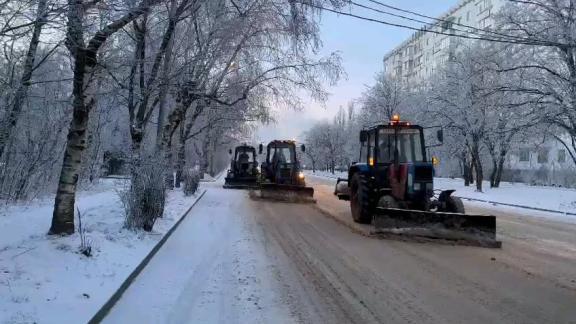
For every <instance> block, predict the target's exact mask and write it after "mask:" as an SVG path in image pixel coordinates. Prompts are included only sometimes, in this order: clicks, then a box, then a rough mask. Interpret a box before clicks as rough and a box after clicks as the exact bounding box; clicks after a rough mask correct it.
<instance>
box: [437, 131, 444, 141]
mask: <svg viewBox="0 0 576 324" xmlns="http://www.w3.org/2000/svg"><path fill="white" fill-rule="evenodd" d="M436 138H437V139H438V142H440V143H443V142H444V130H442V129H439V130H438V131H437V132H436Z"/></svg>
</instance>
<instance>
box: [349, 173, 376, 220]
mask: <svg viewBox="0 0 576 324" xmlns="http://www.w3.org/2000/svg"><path fill="white" fill-rule="evenodd" d="M371 191H372V190H371V187H370V183H369V182H368V179H366V177H365V176H363V175H361V174H358V173H356V174H354V176H352V180H351V182H350V209H351V210H352V218H354V221H355V222H357V223H362V224H370V222H371V221H372V213H373V211H374V201H375V199H374V198H373V197H372V192H371Z"/></svg>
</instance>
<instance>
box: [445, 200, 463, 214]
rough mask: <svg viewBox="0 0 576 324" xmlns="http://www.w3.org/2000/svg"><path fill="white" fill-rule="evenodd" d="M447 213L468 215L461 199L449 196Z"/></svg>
mask: <svg viewBox="0 0 576 324" xmlns="http://www.w3.org/2000/svg"><path fill="white" fill-rule="evenodd" d="M446 211H447V212H449V213H459V214H466V211H465V210H464V203H463V202H462V199H460V198H459V197H452V196H449V197H448V198H446Z"/></svg>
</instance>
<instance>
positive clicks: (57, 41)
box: [0, 0, 341, 234]
mask: <svg viewBox="0 0 576 324" xmlns="http://www.w3.org/2000/svg"><path fill="white" fill-rule="evenodd" d="M324 2H325V5H333V6H339V5H341V3H340V2H339V1H337V0H332V1H331V0H326V1H324ZM317 18H318V15H317V12H314V11H313V10H311V9H310V8H309V7H308V6H306V5H305V4H302V3H296V2H294V1H289V0H254V1H243V0H139V1H136V0H106V1H105V0H83V1H82V0H67V1H63V0H29V1H20V0H4V1H1V2H0V26H1V27H0V44H2V47H3V48H2V49H3V54H4V55H3V56H1V57H0V74H2V77H0V79H1V80H3V81H2V82H0V96H1V98H2V102H1V104H0V165H1V166H2V168H0V194H1V197H0V198H2V199H6V200H19V199H28V198H31V197H34V196H36V195H38V194H44V193H49V192H54V190H55V191H56V198H55V205H54V213H53V218H52V225H51V228H50V233H53V234H69V233H72V232H74V211H75V208H74V205H75V198H76V191H77V189H78V186H79V185H82V183H84V182H87V181H92V180H94V179H96V178H97V177H98V176H100V170H101V165H102V158H103V155H104V152H105V151H110V150H116V151H120V152H122V153H124V155H125V156H126V157H127V159H128V160H129V174H130V177H131V184H132V185H131V189H130V190H131V191H132V192H131V195H128V196H129V197H132V198H131V199H132V201H131V204H130V205H134V206H138V205H140V207H135V208H136V209H139V210H140V211H141V210H143V209H147V210H149V211H150V213H152V214H151V215H140V214H139V213H135V217H139V218H140V219H136V220H135V221H132V222H129V225H130V224H132V226H133V227H139V228H146V229H151V225H153V220H154V219H155V217H159V216H161V211H162V208H156V209H155V208H142V207H143V206H144V205H145V204H147V202H146V201H147V200H149V199H148V198H147V197H148V196H147V195H149V194H150V192H147V191H146V190H148V189H149V190H152V189H153V190H152V191H154V192H159V193H160V194H161V196H163V194H164V189H166V188H168V189H169V188H170V186H171V185H172V184H173V183H174V180H173V179H172V174H173V173H175V174H176V175H177V177H176V181H175V183H176V184H177V185H178V184H179V183H180V181H181V180H182V178H183V175H184V174H185V170H187V169H189V168H191V167H192V166H193V165H194V164H196V165H198V166H199V167H200V172H201V173H202V174H203V173H204V172H207V171H210V170H211V171H213V172H214V171H216V168H217V167H218V160H220V158H219V156H220V155H221V153H222V152H223V151H224V150H223V149H221V147H223V146H224V144H227V143H231V142H234V141H239V140H240V139H242V138H243V137H245V136H247V134H248V133H249V132H250V131H251V128H252V126H251V125H254V123H255V122H260V121H268V120H269V115H270V109H271V108H272V107H278V106H282V105H283V106H287V107H295V106H296V107H297V106H298V105H299V103H300V102H299V101H298V99H297V98H298V97H297V96H296V94H298V93H299V92H301V91H307V92H308V93H309V94H310V96H312V97H313V98H315V99H318V100H324V99H325V98H326V95H327V94H326V92H325V91H324V90H323V88H322V85H323V84H326V83H328V84H331V83H333V82H335V81H336V80H337V79H338V78H339V77H340V74H341V67H340V59H339V57H338V56H337V55H330V56H328V57H325V58H317V57H316V56H317V55H316V54H317V51H318V49H319V46H320V41H319V38H318V26H317ZM226 146H227V145H226ZM151 173H152V174H158V173H159V174H163V175H164V176H163V177H160V179H162V178H163V179H164V181H158V180H157V177H153V176H151ZM150 181H152V182H153V183H150ZM147 188H148V189H147ZM158 201H159V205H160V207H162V206H163V198H162V197H160V199H159V200H158Z"/></svg>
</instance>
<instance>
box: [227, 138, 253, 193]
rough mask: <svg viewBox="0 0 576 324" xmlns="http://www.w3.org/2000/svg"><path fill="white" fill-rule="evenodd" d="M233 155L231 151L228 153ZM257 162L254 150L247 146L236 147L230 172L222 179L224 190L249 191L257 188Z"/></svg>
mask: <svg viewBox="0 0 576 324" xmlns="http://www.w3.org/2000/svg"><path fill="white" fill-rule="evenodd" d="M229 153H230V155H232V154H233V152H232V150H230V151H229ZM258 176H259V172H258V162H257V161H256V149H255V148H254V147H253V146H249V145H246V144H244V145H240V146H237V147H236V149H235V150H234V156H233V157H232V161H231V162H230V170H228V173H227V174H226V179H224V188H227V189H250V188H257V187H258Z"/></svg>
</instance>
